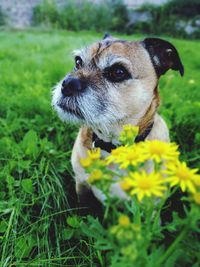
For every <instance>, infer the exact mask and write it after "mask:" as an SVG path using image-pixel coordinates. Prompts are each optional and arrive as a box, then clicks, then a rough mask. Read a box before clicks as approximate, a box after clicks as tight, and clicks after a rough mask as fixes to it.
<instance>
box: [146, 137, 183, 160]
mask: <svg viewBox="0 0 200 267" xmlns="http://www.w3.org/2000/svg"><path fill="white" fill-rule="evenodd" d="M143 146H144V150H145V154H146V156H147V157H148V159H153V160H155V161H156V162H158V163H159V162H161V161H162V160H168V161H171V160H175V159H177V158H178V156H179V152H178V151H177V149H178V146H177V145H176V144H174V143H166V142H162V141H159V140H153V141H146V142H144V143H143Z"/></svg>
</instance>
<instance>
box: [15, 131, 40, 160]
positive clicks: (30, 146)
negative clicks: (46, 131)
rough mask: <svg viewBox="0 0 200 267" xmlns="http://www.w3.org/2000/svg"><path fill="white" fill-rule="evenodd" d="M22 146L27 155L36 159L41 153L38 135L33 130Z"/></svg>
mask: <svg viewBox="0 0 200 267" xmlns="http://www.w3.org/2000/svg"><path fill="white" fill-rule="evenodd" d="M20 145H21V147H22V149H23V150H24V152H25V154H26V155H28V156H32V157H34V158H35V157H36V156H37V155H38V153H39V148H38V136H37V133H36V132H35V131H33V130H30V131H28V132H27V133H26V134H25V136H24V138H23V140H22V142H21V144H20Z"/></svg>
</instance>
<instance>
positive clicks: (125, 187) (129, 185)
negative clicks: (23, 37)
mask: <svg viewBox="0 0 200 267" xmlns="http://www.w3.org/2000/svg"><path fill="white" fill-rule="evenodd" d="M119 185H120V187H121V188H122V190H124V191H129V190H130V189H131V188H132V180H131V179H130V178H128V177H125V178H124V179H123V181H121V182H119Z"/></svg>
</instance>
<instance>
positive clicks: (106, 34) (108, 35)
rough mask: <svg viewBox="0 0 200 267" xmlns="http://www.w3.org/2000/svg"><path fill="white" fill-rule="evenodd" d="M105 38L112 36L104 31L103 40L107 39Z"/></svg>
mask: <svg viewBox="0 0 200 267" xmlns="http://www.w3.org/2000/svg"><path fill="white" fill-rule="evenodd" d="M107 38H112V36H111V35H110V34H109V33H107V32H106V33H105V34H104V37H103V40H104V39H107Z"/></svg>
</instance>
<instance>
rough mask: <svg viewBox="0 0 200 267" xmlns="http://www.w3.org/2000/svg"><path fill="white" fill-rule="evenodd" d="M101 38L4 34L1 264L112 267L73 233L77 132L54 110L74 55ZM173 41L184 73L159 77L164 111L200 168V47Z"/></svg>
mask: <svg viewBox="0 0 200 267" xmlns="http://www.w3.org/2000/svg"><path fill="white" fill-rule="evenodd" d="M101 37H102V36H101V35H100V34H94V33H90V32H82V33H73V32H65V31H46V32H45V31H43V32H40V31H33V30H32V31H26V32H20V31H19V32H18V31H2V32H0V40H1V43H0V69H1V77H0V89H1V91H0V96H1V97H0V114H1V118H0V148H1V150H0V160H1V162H0V167H1V168H0V266H1V267H6V266H62V267H64V266H87V267H88V266H93V267H94V266H108V265H107V263H106V257H105V256H104V254H102V252H99V251H97V250H95V248H94V247H93V243H92V240H90V239H88V238H85V237H84V234H83V233H81V232H79V233H78V234H77V231H75V229H77V228H78V225H79V223H80V218H79V217H73V216H74V214H75V215H76V214H78V212H77V199H76V195H75V192H74V183H73V180H72V178H71V175H72V171H71V166H70V153H71V148H72V145H73V142H74V139H75V136H76V132H77V127H75V126H72V125H68V124H63V123H62V122H60V120H59V119H58V118H57V115H56V114H55V113H54V112H53V111H52V108H51V105H50V102H51V88H52V87H53V86H54V85H55V84H56V83H57V82H58V81H59V80H60V79H61V78H62V77H63V76H64V75H65V73H67V72H68V71H69V70H71V69H72V67H73V64H74V63H73V58H72V56H71V52H72V50H73V49H75V48H79V47H82V46H84V45H86V44H88V43H91V42H92V41H95V40H97V39H100V38H101ZM122 37H123V38H127V39H130V40H131V39H132V36H129V37H127V36H122ZM136 37H137V36H136ZM136 37H134V38H136ZM138 38H139V37H138ZM140 38H141V37H140ZM170 40H171V41H172V42H173V43H174V44H175V46H176V47H177V48H178V50H179V51H180V55H181V58H182V61H183V63H184V65H185V76H184V78H181V77H179V75H178V73H174V72H172V71H170V72H168V74H167V75H165V76H164V77H162V78H161V81H160V87H161V88H160V92H161V95H162V102H163V103H162V107H161V109H160V112H161V113H162V115H163V116H164V117H165V119H166V120H167V122H168V125H169V127H170V129H171V135H172V139H173V140H175V141H177V142H178V144H179V145H180V149H181V151H182V153H183V158H184V159H187V161H188V162H189V164H190V165H191V166H195V167H197V166H199V167H200V163H199V162H200V161H199V159H200V157H199V151H200V134H199V132H200V117H199V114H200V90H199V89H198V79H199V67H200V55H199V53H198V51H199V49H200V43H199V42H194V41H185V40H184V41H183V40H176V39H173V40H172V39H170Z"/></svg>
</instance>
